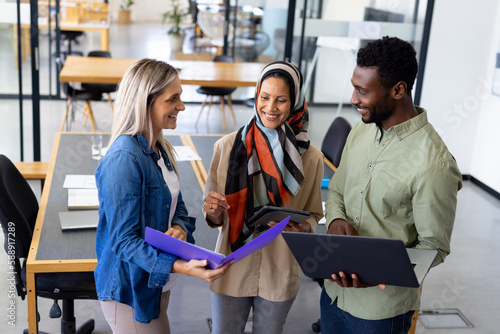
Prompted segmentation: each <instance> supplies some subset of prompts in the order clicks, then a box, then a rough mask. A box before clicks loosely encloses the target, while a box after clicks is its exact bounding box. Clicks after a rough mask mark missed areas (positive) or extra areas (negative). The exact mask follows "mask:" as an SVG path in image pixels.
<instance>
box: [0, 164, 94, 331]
mask: <svg viewBox="0 0 500 334" xmlns="http://www.w3.org/2000/svg"><path fill="white" fill-rule="evenodd" d="M37 214H38V202H37V199H36V197H35V194H33V191H32V190H31V188H30V186H29V185H28V183H27V182H26V180H25V179H24V178H23V176H22V175H21V173H20V172H19V171H18V170H17V168H16V167H15V166H14V164H13V163H12V162H11V161H10V160H9V159H8V158H7V157H6V156H4V155H1V154H0V223H1V225H2V230H3V234H4V238H5V243H4V248H5V251H6V252H7V254H9V256H11V255H13V256H14V258H13V259H12V260H10V264H11V265H12V266H13V267H14V268H15V269H14V270H13V272H14V274H15V280H16V289H17V294H18V296H19V297H21V299H23V300H24V298H25V296H26V259H27V257H28V252H29V249H30V244H31V239H32V237H33V229H34V226H35V221H36V217H37ZM35 280H36V283H35V284H36V291H37V296H39V297H42V298H50V299H54V301H55V302H54V305H53V306H52V308H51V310H50V312H49V316H50V317H51V318H58V317H61V316H62V318H61V333H64V334H69V333H92V331H93V330H94V320H93V319H90V320H88V321H87V322H85V323H84V324H83V325H82V326H81V327H80V329H78V330H75V316H74V300H75V299H97V294H96V290H95V281H94V273H93V272H84V273H44V274H37V275H36V276H35ZM59 299H61V300H62V301H63V303H62V305H63V312H61V309H60V308H59V305H58V304H57V300H59ZM37 320H38V314H37ZM24 333H28V331H27V330H25V331H24Z"/></svg>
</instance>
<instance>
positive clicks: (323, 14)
mask: <svg viewBox="0 0 500 334" xmlns="http://www.w3.org/2000/svg"><path fill="white" fill-rule="evenodd" d="M429 2H430V1H429ZM432 4H433V2H432ZM427 5H428V1H419V0H401V1H397V2H396V1H390V0H355V1H342V0H330V1H318V0H316V1H312V0H297V6H296V9H295V24H294V34H293V35H294V43H293V52H292V60H294V61H296V62H299V61H300V65H301V69H302V71H303V73H304V75H305V76H306V80H307V82H306V84H307V85H308V93H309V95H310V96H309V99H308V101H311V102H314V103H317V104H335V105H342V104H349V100H350V97H351V93H352V87H351V83H350V78H351V75H352V71H353V69H354V67H355V63H356V53H357V51H358V49H359V48H361V47H363V46H364V45H366V43H368V42H369V41H371V40H375V39H378V38H381V37H383V36H386V35H388V36H396V37H399V38H401V39H404V40H406V41H408V42H410V43H412V44H413V46H414V47H415V49H416V51H417V58H418V59H420V60H421V59H422V57H421V56H422V55H421V54H420V53H421V50H422V42H423V40H424V38H423V36H424V23H425V17H426V12H427ZM303 13H305V15H303ZM304 16H305V17H306V18H305V20H303V17H304ZM296 39H298V40H299V41H300V40H302V43H303V45H304V46H305V47H303V49H302V52H301V53H300V52H299V54H297V46H296V41H295V40H296ZM417 86H418V82H417Z"/></svg>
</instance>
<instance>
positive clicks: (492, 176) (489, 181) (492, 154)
mask: <svg viewBox="0 0 500 334" xmlns="http://www.w3.org/2000/svg"><path fill="white" fill-rule="evenodd" d="M492 12H493V10H492ZM498 18H500V5H498V8H497V10H496V19H497V20H496V25H494V24H493V22H491V27H494V28H493V29H492V45H491V50H490V59H489V61H488V63H487V75H486V77H487V80H488V83H489V82H491V81H492V79H493V69H494V67H495V62H496V59H495V54H496V53H497V52H499V51H500V20H499V19H498ZM497 80H498V78H497ZM496 84H497V85H498V84H499V83H498V82H497V83H496ZM490 87H492V86H490ZM497 91H498V89H497ZM499 125H500V97H499V96H496V95H491V94H488V95H487V96H485V98H484V101H483V103H482V105H481V109H480V113H479V119H478V126H477V132H476V142H475V145H474V153H473V156H472V163H471V175H472V176H474V177H475V178H477V179H478V180H480V181H481V182H483V183H485V184H486V185H488V186H489V187H491V188H493V189H495V190H496V191H497V192H500V173H499V171H498V166H499V165H500V148H499V147H498V145H497V143H499V142H500V131H499V130H498V128H499Z"/></svg>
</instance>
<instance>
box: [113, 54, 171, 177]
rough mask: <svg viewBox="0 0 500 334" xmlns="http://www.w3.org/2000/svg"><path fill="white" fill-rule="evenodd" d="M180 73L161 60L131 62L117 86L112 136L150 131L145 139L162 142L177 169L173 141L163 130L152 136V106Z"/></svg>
mask: <svg viewBox="0 0 500 334" xmlns="http://www.w3.org/2000/svg"><path fill="white" fill-rule="evenodd" d="M178 75H179V73H178V72H177V70H176V69H175V68H174V67H172V66H171V65H169V64H167V63H165V62H163V61H160V60H154V59H148V58H144V59H141V60H139V61H137V62H136V63H135V64H134V65H132V66H131V67H130V68H129V69H128V70H127V72H126V73H125V75H124V76H123V79H122V81H121V82H120V85H119V87H118V93H117V96H116V101H117V102H116V108H115V112H114V119H113V127H112V130H111V140H110V143H112V142H114V141H115V140H116V138H118V137H119V136H120V135H137V134H143V135H148V136H149V138H146V139H147V140H148V141H149V142H150V143H151V145H155V143H156V142H157V141H158V142H160V144H161V145H162V147H163V148H164V149H165V152H166V153H167V156H168V158H169V160H170V162H171V163H172V164H173V166H174V168H175V170H176V172H177V164H176V162H175V159H174V148H173V147H172V145H171V144H170V143H169V142H168V141H167V140H166V139H165V138H164V137H163V132H162V131H160V133H159V134H158V138H153V124H152V121H151V115H150V110H151V106H152V105H153V103H154V101H155V100H156V98H157V97H158V96H159V95H161V94H162V93H163V91H164V90H165V88H167V86H168V85H170V84H171V83H172V82H173V81H174V80H175V79H176V78H177V77H178Z"/></svg>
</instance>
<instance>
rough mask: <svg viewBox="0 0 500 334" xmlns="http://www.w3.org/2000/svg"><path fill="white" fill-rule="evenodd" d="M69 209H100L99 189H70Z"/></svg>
mask: <svg viewBox="0 0 500 334" xmlns="http://www.w3.org/2000/svg"><path fill="white" fill-rule="evenodd" d="M68 209H70V210H72V209H99V200H98V198H97V189H76V188H75V189H68Z"/></svg>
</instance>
